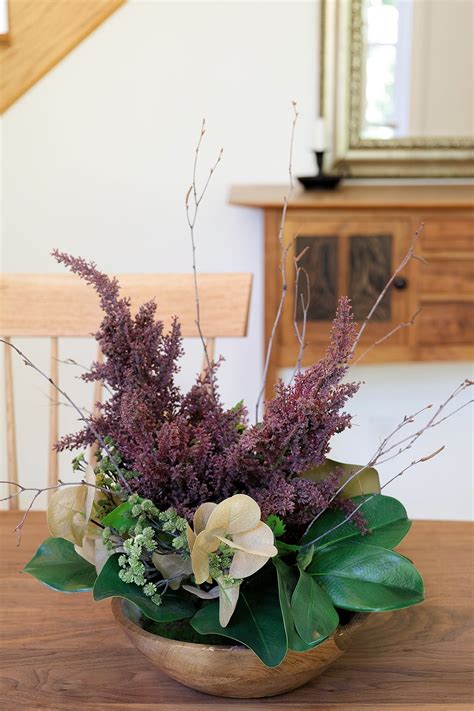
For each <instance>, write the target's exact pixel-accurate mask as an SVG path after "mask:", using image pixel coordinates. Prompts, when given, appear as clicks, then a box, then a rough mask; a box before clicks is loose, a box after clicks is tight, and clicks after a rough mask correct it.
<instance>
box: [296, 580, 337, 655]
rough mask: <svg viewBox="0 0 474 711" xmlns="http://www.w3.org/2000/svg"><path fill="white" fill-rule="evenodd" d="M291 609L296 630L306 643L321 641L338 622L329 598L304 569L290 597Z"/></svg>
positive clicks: (331, 631) (330, 632) (333, 629)
mask: <svg viewBox="0 0 474 711" xmlns="http://www.w3.org/2000/svg"><path fill="white" fill-rule="evenodd" d="M291 611H292V614H293V620H294V623H295V627H296V630H297V632H298V634H299V635H300V637H301V638H302V639H303V640H304V641H305V642H306V643H307V644H312V645H313V646H314V645H315V644H319V643H321V642H322V641H323V640H325V639H327V638H328V637H329V635H331V634H332V633H333V632H334V631H335V629H336V628H337V626H338V624H339V615H338V614H337V612H336V610H335V609H334V605H333V604H332V602H331V598H330V597H329V595H328V594H327V592H326V591H325V590H323V589H322V587H321V586H320V585H318V583H317V582H316V581H315V580H314V579H313V578H312V577H311V575H308V573H306V572H305V571H304V570H300V571H299V579H298V582H297V584H296V586H295V589H294V591H293V595H292V597H291Z"/></svg>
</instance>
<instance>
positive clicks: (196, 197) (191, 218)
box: [185, 119, 223, 393]
mask: <svg viewBox="0 0 474 711" xmlns="http://www.w3.org/2000/svg"><path fill="white" fill-rule="evenodd" d="M205 133H206V119H203V120H202V125H201V132H200V134H199V140H198V142H197V146H196V150H195V153H194V164H193V181H192V183H191V185H190V187H189V189H188V192H187V193H186V198H185V205H186V219H187V221H188V226H189V232H190V236H191V246H192V258H193V278H194V300H195V304H196V320H195V324H196V327H197V330H198V334H199V338H200V340H201V343H202V347H203V349H204V356H205V358H206V364H207V369H208V373H209V378H210V384H211V389H212V392H213V393H214V392H215V388H214V378H213V373H212V366H211V360H210V358H209V353H208V350H207V344H206V339H205V338H204V334H203V332H202V328H201V307H200V302H199V289H198V278H197V268H196V240H195V234H194V230H195V226H196V219H197V215H198V211H199V206H200V204H201V202H202V199H203V197H204V195H205V194H206V191H207V188H208V186H209V183H210V181H211V178H212V176H213V174H214V171H215V170H216V168H217V166H218V165H219V163H220V161H221V158H222V153H223V149H222V148H221V150H220V151H219V155H218V156H217V160H216V162H215V163H214V165H213V166H212V167H211V169H210V171H209V175H208V177H207V180H206V182H205V184H204V187H203V189H202V190H201V193H199V192H198V187H197V177H196V173H197V167H198V162H199V151H200V149H201V143H202V140H203V138H204V134H205ZM191 196H192V198H193V203H194V206H193V207H194V209H193V214H192V215H191V206H190V204H189V201H190V198H191Z"/></svg>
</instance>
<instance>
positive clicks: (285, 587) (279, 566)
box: [272, 558, 311, 652]
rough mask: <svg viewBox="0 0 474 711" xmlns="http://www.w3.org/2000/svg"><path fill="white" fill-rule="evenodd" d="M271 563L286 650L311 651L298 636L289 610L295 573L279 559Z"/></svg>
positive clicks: (294, 584)
mask: <svg viewBox="0 0 474 711" xmlns="http://www.w3.org/2000/svg"><path fill="white" fill-rule="evenodd" d="M272 563H273V565H274V566H275V569H276V572H277V579H278V597H279V600H280V608H281V614H282V617H283V624H284V625H285V632H286V639H287V642H288V648H289V649H292V650H293V651H295V652H307V651H308V649H311V646H310V645H309V644H306V642H304V641H303V640H302V638H301V637H300V635H299V634H298V632H297V630H296V627H295V621H294V619H293V613H292V610H291V596H292V594H293V591H294V589H295V586H296V581H297V575H296V571H295V570H294V568H290V566H288V565H286V563H284V562H283V561H282V560H280V558H272Z"/></svg>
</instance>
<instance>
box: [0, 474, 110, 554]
mask: <svg viewBox="0 0 474 711" xmlns="http://www.w3.org/2000/svg"><path fill="white" fill-rule="evenodd" d="M0 484H8V485H12V486H16V487H18V491H16V492H15V493H14V494H9V495H8V496H3V497H2V498H0V501H9V500H10V499H15V498H17V497H18V496H20V494H22V493H23V492H27V491H34V492H35V494H34V496H33V498H32V499H31V501H30V503H29V505H28V508H27V509H26V511H25V513H24V514H23V516H22V518H21V520H20V521H19V523H17V525H16V526H15V528H14V529H13V532H14V533H17V534H18V538H17V545H18V546H19V545H20V542H21V529H22V528H23V526H24V525H25V522H26V519H27V518H28V514H29V513H30V511H31V509H32V508H33V504H34V503H35V501H36V499H37V498H38V497H39V496H40V495H41V494H43V493H44V492H45V491H53V490H56V489H60V488H61V487H63V486H79V485H80V484H83V485H84V486H90V487H92V488H94V489H98V490H99V491H103V492H104V493H106V494H109V493H110V491H109V490H108V489H104V488H103V487H102V486H97V485H96V484H92V483H91V482H88V481H85V480H84V479H82V480H81V481H61V480H59V482H58V483H57V484H54V485H53V486H45V487H43V488H37V487H32V486H23V485H22V484H18V482H16V481H0Z"/></svg>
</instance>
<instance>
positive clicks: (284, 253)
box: [255, 101, 298, 422]
mask: <svg viewBox="0 0 474 711" xmlns="http://www.w3.org/2000/svg"><path fill="white" fill-rule="evenodd" d="M292 106H293V123H292V125H291V138H290V156H289V162H288V175H289V187H288V192H287V194H286V195H285V197H284V198H283V210H282V213H281V219H280V227H279V229H278V244H279V245H280V250H281V259H280V273H281V281H282V286H281V296H280V302H279V304H278V308H277V312H276V316H275V320H274V321H273V326H272V330H271V334H270V338H269V341H268V345H267V352H266V355H265V362H264V366H263V378H262V385H261V388H260V391H259V393H258V396H257V402H256V404H255V422H258V416H259V410H260V403H261V400H262V397H263V393H264V392H265V385H266V382H267V375H268V368H269V365H270V358H271V354H272V350H273V341H274V340H275V334H276V330H277V328H278V324H279V323H280V318H281V314H282V312H283V305H284V303H285V299H286V292H287V290H288V285H287V281H286V256H287V253H288V247H286V248H285V246H284V244H283V230H284V227H285V221H286V213H287V210H288V203H289V202H290V199H291V196H292V194H293V189H294V182H293V144H294V138H295V126H296V121H297V119H298V110H297V103H296V101H293V102H292Z"/></svg>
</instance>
